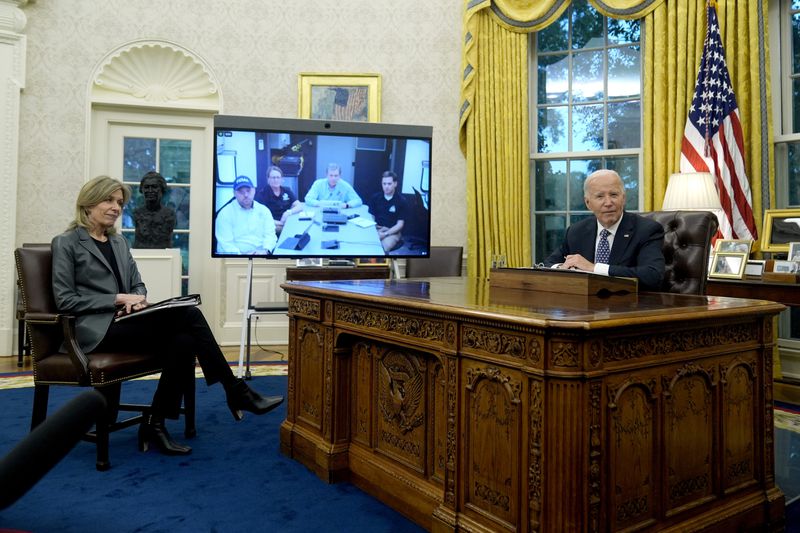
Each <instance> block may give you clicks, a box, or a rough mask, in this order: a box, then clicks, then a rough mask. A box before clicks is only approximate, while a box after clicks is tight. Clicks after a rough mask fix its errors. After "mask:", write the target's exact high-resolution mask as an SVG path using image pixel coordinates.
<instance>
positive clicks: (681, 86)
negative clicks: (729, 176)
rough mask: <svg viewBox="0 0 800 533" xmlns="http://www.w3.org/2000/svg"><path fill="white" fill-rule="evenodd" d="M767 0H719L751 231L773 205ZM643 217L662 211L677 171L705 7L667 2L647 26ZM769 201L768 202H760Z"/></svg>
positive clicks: (694, 0) (698, 1)
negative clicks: (749, 203) (748, 194)
mask: <svg viewBox="0 0 800 533" xmlns="http://www.w3.org/2000/svg"><path fill="white" fill-rule="evenodd" d="M766 15H767V0H757V1H754V2H737V1H736V0H718V1H717V17H718V18H719V23H720V32H721V35H722V40H723V46H724V48H725V59H726V62H727V64H728V71H729V73H730V75H731V80H732V82H733V90H734V93H735V95H736V101H737V103H738V105H739V115H740V117H741V122H742V129H743V131H744V157H745V169H746V172H747V176H748V178H749V181H750V189H751V192H752V200H753V213H754V215H755V218H756V227H757V228H759V229H760V228H761V219H762V217H761V213H762V210H763V208H764V206H765V205H774V202H773V199H774V195H775V191H774V183H772V182H771V180H770V179H769V176H771V175H773V174H774V161H773V153H772V152H773V147H772V127H771V123H772V117H771V110H770V94H771V90H770V78H769V68H768V65H769V49H768V46H767V40H768V39H767V22H766V19H767V16H766ZM644 28H645V37H644V43H643V58H644V65H645V70H644V94H642V102H643V106H644V107H643V111H644V112H643V115H644V124H643V126H644V146H643V151H644V192H645V201H644V205H643V206H642V207H643V209H644V210H653V209H660V208H661V203H662V200H663V198H664V191H665V190H666V187H667V179H668V178H669V175H670V174H671V173H673V172H678V170H679V167H680V152H681V140H682V139H683V130H684V127H685V125H686V117H687V115H688V112H689V105H690V104H691V101H692V96H693V94H694V86H695V81H696V79H697V70H698V69H699V68H700V56H701V54H702V51H703V40H704V39H705V33H706V2H705V1H704V0H690V1H687V0H666V2H664V3H663V4H661V5H660V6H658V7H657V8H656V9H655V10H654V11H653V12H652V13H651V14H650V15H648V16H647V17H646V18H645V20H644ZM765 196H766V198H765Z"/></svg>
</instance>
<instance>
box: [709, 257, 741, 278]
mask: <svg viewBox="0 0 800 533" xmlns="http://www.w3.org/2000/svg"><path fill="white" fill-rule="evenodd" d="M745 265H747V254H743V253H741V252H717V253H715V254H714V262H713V263H712V264H711V272H710V273H709V274H708V277H710V278H728V279H742V276H743V275H744V267H745Z"/></svg>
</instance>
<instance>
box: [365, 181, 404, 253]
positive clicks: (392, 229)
mask: <svg viewBox="0 0 800 533" xmlns="http://www.w3.org/2000/svg"><path fill="white" fill-rule="evenodd" d="M381 188H382V189H383V192H379V193H377V194H375V195H374V196H373V197H372V198H370V199H369V202H368V203H367V205H368V206H369V212H370V214H371V215H372V216H373V217H374V218H375V223H376V224H377V230H378V237H379V238H380V240H381V246H383V249H384V251H386V252H387V253H388V252H391V251H392V250H394V249H395V247H397V245H398V244H399V243H400V240H401V239H402V235H401V233H400V232H401V231H403V225H404V224H405V218H406V212H407V210H408V209H407V206H406V201H405V199H404V198H403V195H402V194H395V192H396V191H397V174H395V173H394V172H392V171H391V170H387V171H386V172H384V173H383V175H382V176H381Z"/></svg>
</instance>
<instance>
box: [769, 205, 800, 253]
mask: <svg viewBox="0 0 800 533" xmlns="http://www.w3.org/2000/svg"><path fill="white" fill-rule="evenodd" d="M793 242H800V209H767V210H766V211H764V229H763V231H762V232H761V251H763V252H786V253H789V244H791V243H793Z"/></svg>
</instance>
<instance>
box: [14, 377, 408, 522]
mask: <svg viewBox="0 0 800 533" xmlns="http://www.w3.org/2000/svg"><path fill="white" fill-rule="evenodd" d="M251 383H252V386H253V388H254V389H256V390H258V391H259V392H261V393H262V394H285V392H286V377H285V376H277V377H274V376H270V377H256V378H253V380H252V382H251ZM155 384H156V382H155V381H153V380H148V381H136V382H131V383H126V384H125V385H123V387H122V390H123V401H127V402H148V401H149V400H150V398H152V394H153V391H154V390H155ZM79 392H80V391H79V390H78V389H74V388H70V387H54V388H52V389H51V394H50V396H51V398H50V412H54V411H55V410H56V409H57V407H58V406H59V405H60V404H62V403H64V402H65V401H67V400H69V399H70V398H72V397H74V396H75V395H77V394H78V393H79ZM32 399H33V389H31V388H23V389H11V390H4V391H0V405H2V409H0V428H3V430H2V432H0V456H2V455H4V454H5V453H6V452H7V451H9V450H10V449H11V448H12V447H13V446H14V444H16V443H17V442H18V441H19V440H20V439H22V438H23V437H24V436H25V434H26V433H27V431H28V427H29V424H30V413H31V405H32ZM285 417H286V408H285V404H283V405H281V407H279V408H278V409H277V410H276V411H274V412H272V413H268V414H266V415H263V416H259V417H257V416H254V415H251V414H249V413H246V414H245V418H244V420H242V421H241V422H238V423H237V422H235V421H234V420H233V417H232V416H231V414H230V411H228V409H227V407H226V405H225V395H224V391H223V390H222V387H220V386H219V385H215V386H214V387H211V388H208V387H206V385H205V382H204V381H202V380H198V382H197V430H198V436H197V437H196V438H195V439H191V440H188V441H186V442H187V443H188V444H190V445H191V446H192V448H193V452H192V454H191V455H189V456H187V457H167V456H163V455H161V454H159V453H157V452H155V451H154V450H151V451H150V452H148V453H140V452H139V451H137V449H136V428H128V429H125V430H122V431H119V432H116V433H114V434H112V436H111V444H110V448H111V453H110V455H111V465H112V466H111V470H109V471H107V472H97V471H96V470H95V466H94V463H95V448H94V445H92V444H90V443H87V442H81V443H79V444H78V445H77V446H76V447H75V449H74V450H73V451H72V452H71V453H70V454H69V455H67V457H66V458H65V459H64V460H63V461H62V462H61V463H59V464H58V465H57V466H56V467H55V468H54V469H53V470H51V471H50V472H49V473H48V474H47V475H46V476H45V477H44V478H43V479H42V480H41V481H40V482H39V483H38V484H37V485H36V486H35V487H34V488H33V489H31V490H30V491H29V492H28V493H27V494H25V495H24V496H22V498H20V499H19V500H18V501H17V502H16V503H15V504H13V505H11V506H10V507H9V508H7V509H4V510H0V529H2V528H8V529H20V530H24V531H34V532H36V533H48V532H55V531H58V532H76V533H77V532H80V533H91V532H98V533H99V532H108V531H114V532H123V531H137V532H156V531H163V532H182V531H187V532H188V531H191V532H199V531H210V532H229V531H230V532H240V531H270V532H272V531H275V532H296V531H297V532H299V531H303V532H307V531H359V530H360V531H370V532H391V533H402V532H412V531H413V532H419V531H423V530H422V529H421V528H419V527H418V526H416V525H415V524H413V523H412V522H410V521H408V520H407V519H406V518H404V517H403V516H402V515H400V514H398V513H397V512H395V511H393V510H392V509H390V508H389V507H387V506H385V505H383V504H382V503H380V502H379V501H377V500H376V499H374V498H372V497H371V496H369V495H367V494H365V493H364V492H362V491H361V490H359V489H358V488H356V487H354V486H353V485H351V484H349V483H339V484H334V485H328V484H326V483H324V482H323V481H321V480H320V479H319V478H317V477H316V476H315V475H314V474H313V473H312V472H311V471H309V470H308V469H306V468H305V467H304V466H302V465H301V464H300V463H298V462H296V461H293V460H291V459H289V458H287V457H285V456H283V455H282V454H281V453H280V451H279V444H278V432H279V429H278V428H279V426H280V423H281V422H282V421H283V420H284V419H285ZM168 427H169V429H170V431H171V433H172V434H173V436H175V437H176V440H178V441H184V440H185V439H183V421H182V420H181V421H168Z"/></svg>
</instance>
